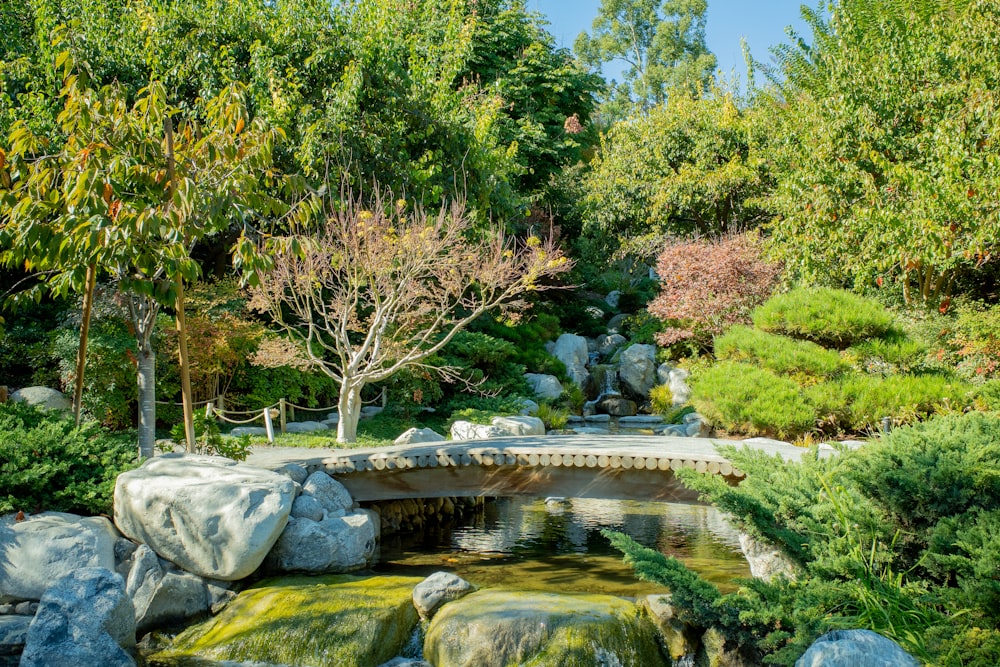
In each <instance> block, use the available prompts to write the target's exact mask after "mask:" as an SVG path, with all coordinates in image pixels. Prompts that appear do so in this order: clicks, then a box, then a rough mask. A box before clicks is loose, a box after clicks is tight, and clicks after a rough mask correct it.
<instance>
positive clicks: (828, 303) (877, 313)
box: [753, 287, 893, 350]
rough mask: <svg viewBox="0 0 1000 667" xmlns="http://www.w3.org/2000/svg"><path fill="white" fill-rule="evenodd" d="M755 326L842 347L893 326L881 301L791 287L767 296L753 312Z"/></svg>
mask: <svg viewBox="0 0 1000 667" xmlns="http://www.w3.org/2000/svg"><path fill="white" fill-rule="evenodd" d="M753 323H754V325H755V326H756V327H757V328H758V329H763V330H764V331H768V332H770V333H775V334H782V335H785V336H791V337H792V338H799V339H803V340H810V341H813V342H814V343H819V344H820V345H822V346H824V347H832V348H835V349H840V350H842V349H845V348H848V347H850V346H851V345H854V344H855V343H859V342H861V341H863V340H867V339H869V338H878V337H880V336H884V335H885V334H887V333H889V332H890V331H891V330H892V325H893V318H892V315H891V314H890V313H889V311H888V310H886V309H885V308H884V307H883V306H882V305H881V304H879V303H878V302H876V301H873V300H871V299H866V298H865V297H862V296H858V295H857V294H854V293H852V292H847V291H845V290H839V289H832V288H827V287H812V288H799V289H794V290H792V291H790V292H786V293H785V294H779V295H777V296H775V297H772V298H771V299H769V300H768V301H767V302H766V303H764V304H763V305H762V306H760V307H759V308H757V309H756V310H755V311H754V312H753Z"/></svg>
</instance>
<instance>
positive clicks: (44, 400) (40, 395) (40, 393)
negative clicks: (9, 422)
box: [10, 387, 73, 413]
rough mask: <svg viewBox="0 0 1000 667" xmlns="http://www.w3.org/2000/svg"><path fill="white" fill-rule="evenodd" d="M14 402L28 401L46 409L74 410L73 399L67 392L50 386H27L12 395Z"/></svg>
mask: <svg viewBox="0 0 1000 667" xmlns="http://www.w3.org/2000/svg"><path fill="white" fill-rule="evenodd" d="M10 400H11V401H13V402H14V403H27V404H28V405H35V406H37V407H40V408H45V409H46V410H59V411H60V412H66V413H70V412H73V401H72V400H71V399H70V398H69V397H68V396H66V394H64V393H62V392H61V391H57V390H55V389H49V388H48V387H25V388H24V389H18V390H17V391H15V392H14V393H13V394H11V395H10Z"/></svg>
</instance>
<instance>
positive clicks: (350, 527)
mask: <svg viewBox="0 0 1000 667" xmlns="http://www.w3.org/2000/svg"><path fill="white" fill-rule="evenodd" d="M373 515H374V512H372V511H370V510H359V511H357V512H352V513H351V514H348V515H346V516H337V517H330V516H328V517H327V518H326V519H324V520H323V521H311V520H309V519H291V520H290V521H289V522H288V526H287V527H286V528H285V530H284V532H283V533H282V534H281V537H280V538H278V542H277V543H276V544H275V545H274V549H272V550H271V553H270V554H269V555H268V558H267V567H268V568H270V569H272V570H275V571H279V572H311V573H329V572H350V571H352V570H358V569H361V568H363V567H367V566H368V565H369V564H370V563H371V561H372V558H373V556H374V555H375V544H376V540H377V538H378V520H377V517H376V516H373Z"/></svg>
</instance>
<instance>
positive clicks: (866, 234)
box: [767, 0, 1000, 304]
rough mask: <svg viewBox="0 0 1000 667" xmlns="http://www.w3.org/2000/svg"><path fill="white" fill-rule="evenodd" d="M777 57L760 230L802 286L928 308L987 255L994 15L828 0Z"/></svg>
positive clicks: (994, 130) (885, 1)
mask: <svg viewBox="0 0 1000 667" xmlns="http://www.w3.org/2000/svg"><path fill="white" fill-rule="evenodd" d="M806 17H807V18H808V19H809V21H810V23H811V25H812V29H813V39H812V43H811V44H806V43H805V42H804V41H800V42H797V43H795V44H790V45H786V46H784V47H782V48H779V49H778V50H777V51H776V54H777V56H778V58H779V68H778V71H777V75H778V76H777V77H775V78H776V82H777V84H778V85H777V88H776V91H775V92H774V93H773V94H772V96H771V100H770V104H769V105H768V107H767V108H768V109H769V113H770V115H771V117H772V118H773V122H774V124H775V126H774V135H775V137H776V140H775V142H774V144H773V145H774V148H775V150H774V152H773V155H772V162H773V164H774V168H775V173H776V175H777V187H776V189H775V191H774V193H773V194H772V195H771V196H770V197H769V199H768V206H769V207H771V208H773V210H774V211H776V212H777V213H778V217H777V218H776V219H775V220H774V222H773V223H772V224H771V225H770V227H769V229H770V235H771V238H772V239H773V242H774V246H775V248H776V250H777V251H778V253H779V254H780V255H781V257H782V259H784V260H785V263H786V266H787V267H788V268H789V269H791V270H792V271H793V272H794V273H795V274H797V275H798V276H799V277H801V278H803V279H806V280H809V281H813V282H833V283H841V284H846V285H853V286H855V287H858V288H861V287H874V286H875V285H876V284H877V285H886V286H888V285H890V284H891V285H895V286H896V288H897V289H898V290H899V291H901V292H902V294H903V296H904V297H905V299H906V300H907V301H910V302H925V303H930V304H935V303H937V302H938V301H939V300H941V299H945V298H947V297H948V295H949V294H950V292H951V289H952V285H953V284H954V281H955V279H956V277H958V276H960V275H963V274H965V275H971V276H975V275H976V273H977V272H978V271H980V270H982V268H983V266H984V265H986V264H988V263H991V262H992V261H993V260H994V258H995V257H996V256H997V253H998V251H1000V210H998V207H997V202H996V196H995V195H996V193H997V192H998V191H1000V143H998V142H1000V99H998V97H997V95H996V91H997V90H998V87H1000V50H998V49H997V48H996V44H997V25H1000V8H998V6H997V5H996V3H993V2H988V1H984V0H957V1H956V0H921V1H920V2H916V3H912V2H903V1H902V0H842V1H841V2H839V3H838V4H837V5H835V6H834V8H833V12H832V15H831V16H830V17H829V19H828V20H827V19H825V18H824V17H823V16H822V15H821V14H819V13H816V12H807V13H806Z"/></svg>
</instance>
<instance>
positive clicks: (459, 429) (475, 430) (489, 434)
mask: <svg viewBox="0 0 1000 667" xmlns="http://www.w3.org/2000/svg"><path fill="white" fill-rule="evenodd" d="M503 435H505V434H504V433H503V431H501V430H500V429H499V428H497V427H496V426H486V425H485V424H473V423H472V422H467V421H462V420H459V421H457V422H455V423H454V424H452V425H451V439H452V440H456V441H462V440H487V439H489V438H499V437H501V436H503Z"/></svg>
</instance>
